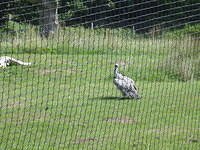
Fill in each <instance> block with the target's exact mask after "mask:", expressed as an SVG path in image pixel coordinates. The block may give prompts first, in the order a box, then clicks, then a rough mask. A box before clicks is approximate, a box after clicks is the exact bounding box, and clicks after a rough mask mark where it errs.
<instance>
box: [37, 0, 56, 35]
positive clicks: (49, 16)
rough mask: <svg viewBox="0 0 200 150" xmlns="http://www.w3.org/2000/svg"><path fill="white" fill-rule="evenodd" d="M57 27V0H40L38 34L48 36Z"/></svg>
mask: <svg viewBox="0 0 200 150" xmlns="http://www.w3.org/2000/svg"><path fill="white" fill-rule="evenodd" d="M57 29H58V0H42V11H41V12H40V35H41V36H42V37H46V38H48V37H49V35H51V34H54V33H55V32H56V31H57Z"/></svg>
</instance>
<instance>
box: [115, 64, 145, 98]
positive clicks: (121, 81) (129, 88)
mask: <svg viewBox="0 0 200 150" xmlns="http://www.w3.org/2000/svg"><path fill="white" fill-rule="evenodd" d="M118 68H119V65H118V64H116V65H115V69H114V80H113V82H114V84H115V85H116V87H117V88H118V89H119V90H120V91H121V92H122V94H123V96H126V97H129V98H135V99H140V98H142V97H141V96H140V95H139V94H138V89H137V87H136V86H135V82H134V81H133V80H132V79H131V78H129V77H127V76H123V75H122V74H121V73H119V71H118Z"/></svg>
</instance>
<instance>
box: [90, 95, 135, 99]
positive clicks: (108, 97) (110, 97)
mask: <svg viewBox="0 0 200 150" xmlns="http://www.w3.org/2000/svg"><path fill="white" fill-rule="evenodd" d="M90 99H91V100H133V99H130V98H127V97H114V96H107V97H94V98H90Z"/></svg>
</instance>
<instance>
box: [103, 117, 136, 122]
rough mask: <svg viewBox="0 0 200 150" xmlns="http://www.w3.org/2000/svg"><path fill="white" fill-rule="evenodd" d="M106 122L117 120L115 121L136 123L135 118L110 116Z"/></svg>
mask: <svg viewBox="0 0 200 150" xmlns="http://www.w3.org/2000/svg"><path fill="white" fill-rule="evenodd" d="M106 122H115V123H136V121H135V120H133V119H131V118H127V117H125V118H109V119H107V120H106Z"/></svg>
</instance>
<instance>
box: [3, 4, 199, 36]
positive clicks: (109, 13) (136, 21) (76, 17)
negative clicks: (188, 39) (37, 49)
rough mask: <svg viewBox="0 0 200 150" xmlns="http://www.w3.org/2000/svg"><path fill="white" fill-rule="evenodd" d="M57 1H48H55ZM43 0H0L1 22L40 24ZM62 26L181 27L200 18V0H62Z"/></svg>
mask: <svg viewBox="0 0 200 150" xmlns="http://www.w3.org/2000/svg"><path fill="white" fill-rule="evenodd" d="M53 1H55V0H45V2H46V3H52V2H53ZM42 3H44V0H14V1H13V0H12V1H10V0H1V2H0V25H1V26H2V25H4V24H5V23H6V21H7V20H8V14H12V20H15V21H17V22H28V23H31V24H35V25H39V23H40V22H39V13H40V11H42V9H43V5H42ZM57 7H58V17H59V20H60V22H61V24H62V25H66V26H72V25H83V26H85V27H90V26H91V23H93V26H94V27H109V28H117V27H123V28H134V29H135V31H136V32H147V31H149V30H150V29H152V28H153V27H158V28H170V29H171V28H172V29H174V28H180V27H183V26H184V25H185V24H186V23H187V24H188V23H190V24H193V23H197V22H199V21H200V1H199V0H59V3H58V6H57Z"/></svg>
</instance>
